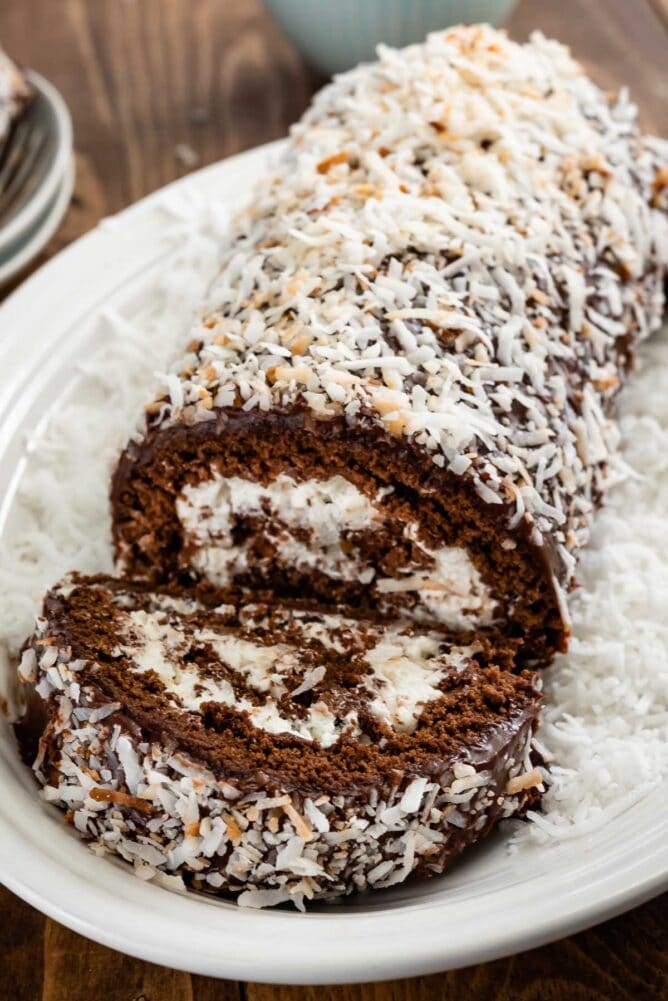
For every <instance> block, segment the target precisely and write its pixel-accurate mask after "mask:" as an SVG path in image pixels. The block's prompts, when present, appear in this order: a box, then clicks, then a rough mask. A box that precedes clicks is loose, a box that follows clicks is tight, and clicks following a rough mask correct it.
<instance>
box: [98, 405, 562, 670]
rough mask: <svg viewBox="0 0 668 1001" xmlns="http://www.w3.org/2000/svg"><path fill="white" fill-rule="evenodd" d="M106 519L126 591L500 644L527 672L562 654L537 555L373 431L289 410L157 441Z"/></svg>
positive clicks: (490, 508) (499, 517)
mask: <svg viewBox="0 0 668 1001" xmlns="http://www.w3.org/2000/svg"><path fill="white" fill-rule="evenodd" d="M112 503H113V512H114V533H115V540H116V545H117V553H118V556H119V559H120V565H121V566H122V567H123V568H124V569H127V570H129V571H130V572H131V573H132V574H134V575H136V576H145V577H147V578H148V579H153V580H155V579H161V578H162V575H164V574H166V575H167V576H168V577H170V578H171V579H173V580H178V579H186V580H188V579H190V580H204V581H207V582H208V583H210V584H212V585H214V586H216V587H222V588H229V587H234V588H240V589H243V590H249V591H251V592H253V591H262V590H267V589H268V590H270V591H272V592H273V593H274V594H276V595H277V596H278V598H279V599H280V598H283V599H290V598H294V597H308V598H310V599H312V600H314V601H317V602H330V603H335V604H342V605H348V606H350V607H353V608H358V609H360V610H363V609H371V610H374V611H376V612H378V613H380V614H384V615H392V614H393V615H401V616H408V617H410V618H412V619H414V620H415V621H417V622H422V623H432V624H434V625H435V626H437V627H438V628H441V629H452V630H461V631H463V632H465V633H470V632H472V631H474V630H475V631H486V632H488V633H490V634H497V633H502V634H504V635H505V636H507V637H508V638H510V639H518V640H521V641H522V643H523V647H524V651H523V655H524V658H525V659H526V660H529V659H532V660H534V661H545V660H546V659H548V658H549V656H550V655H551V654H552V653H553V652H554V650H555V649H563V648H564V646H565V643H566V635H567V627H566V625H565V622H564V619H563V616H562V611H561V608H560V605H559V598H558V594H557V586H556V585H555V583H554V580H555V572H556V567H557V566H558V556H557V554H556V553H554V552H553V551H552V549H551V548H550V544H549V541H548V542H547V544H545V545H543V546H536V545H535V544H534V543H533V542H532V539H531V536H530V533H529V532H528V531H524V532H522V531H521V530H512V529H511V528H510V527H509V525H508V512H507V510H506V508H505V507H504V505H502V504H501V505H493V504H487V503H484V502H483V501H481V499H480V496H479V494H478V493H477V492H476V490H475V489H474V487H473V485H472V484H471V483H470V482H469V481H468V480H467V479H465V478H462V477H459V476H457V475H455V474H454V473H452V472H450V471H447V470H443V469H442V468H439V467H438V466H437V465H435V464H434V462H433V461H432V458H431V457H430V456H428V455H425V454H424V452H423V451H421V450H420V449H419V448H415V447H411V446H410V445H408V444H407V443H405V442H403V441H401V440H397V439H396V438H393V437H392V436H391V435H388V434H386V433H384V432H383V431H382V429H378V428H375V427H374V426H373V425H365V426H361V427H356V428H354V427H350V426H349V425H348V424H347V423H346V422H345V421H344V420H336V419H330V420H327V421H323V420H317V419H315V418H314V417H313V416H312V415H311V414H310V413H309V411H308V409H307V408H305V407H300V408H294V409H293V410H292V411H291V412H287V413H286V412H272V413H257V412H252V413H238V412H234V411H231V412H226V413H222V414H220V415H219V416H218V419H217V420H215V421H208V422H206V423H202V424H200V425H198V426H196V427H194V428H188V429H178V428H174V429H171V430H170V431H168V432H167V433H166V434H160V433H159V432H158V433H157V434H155V435H154V436H149V438H148V439H147V440H146V441H144V442H142V443H140V444H139V445H137V446H130V448H129V449H128V451H127V452H126V454H125V456H124V458H123V460H122V461H121V463H120V465H119V467H118V469H117V471H116V474H115V479H114V486H113V492H112ZM551 561H552V562H551ZM156 574H157V577H156Z"/></svg>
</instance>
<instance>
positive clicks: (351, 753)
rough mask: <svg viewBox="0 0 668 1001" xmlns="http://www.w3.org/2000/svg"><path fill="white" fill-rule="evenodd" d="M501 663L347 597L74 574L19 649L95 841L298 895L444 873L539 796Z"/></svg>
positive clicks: (55, 780)
mask: <svg viewBox="0 0 668 1001" xmlns="http://www.w3.org/2000/svg"><path fill="white" fill-rule="evenodd" d="M460 639H461V637H460ZM495 658H496V662H493V661H491V659H490V651H489V648H488V647H487V645H486V643H485V641H484V640H480V641H478V640H470V641H467V642H466V643H463V642H460V641H457V640H456V639H454V638H452V637H448V636H447V635H445V634H443V633H438V632H435V631H433V630H429V629H426V628H424V627H420V626H418V625H416V624H414V623H413V624H411V623H407V622H404V623H400V622H397V621H394V622H391V623H386V622H382V621H380V620H378V619H376V620H368V619H361V618H359V617H357V616H355V615H354V614H353V613H351V612H350V611H348V610H341V609H338V608H335V607H331V608H329V609H327V610H323V609H315V608H313V607H308V606H307V605H306V604H305V603H301V604H300V603H296V604H295V605H292V606H287V605H285V604H281V603H258V602H255V603H247V604H241V603H223V604H220V605H218V606H217V607H215V609H214V610H213V611H212V610H211V608H210V603H208V604H207V605H202V604H201V603H200V602H199V601H198V600H197V596H196V594H194V593H193V592H180V593H179V594H178V595H177V596H175V594H173V593H172V594H170V593H169V592H168V591H166V590H163V591H157V592H156V591H153V592H151V591H149V590H148V589H147V588H146V585H144V584H133V583H132V582H131V581H129V580H119V579H115V578H106V577H97V578H87V579H86V578H77V577H73V578H68V579H66V580H65V581H64V582H63V583H61V584H60V585H58V586H57V587H56V588H54V589H53V590H52V591H51V592H50V593H49V594H48V595H47V597H46V599H45V603H44V609H43V616H42V618H40V619H39V620H38V624H37V629H36V632H35V634H34V636H33V637H32V639H31V640H30V642H29V643H28V644H27V645H26V647H25V649H24V652H23V657H22V661H21V666H20V675H21V678H22V680H23V681H24V683H25V686H26V688H27V690H28V692H29V696H28V711H27V714H26V716H25V718H24V720H23V722H22V724H21V727H20V736H21V742H22V744H23V747H24V753H25V756H26V758H27V759H29V760H30V762H31V763H32V766H33V769H34V772H35V775H36V776H37V778H38V780H39V782H40V783H41V784H42V786H43V787H44V788H43V794H44V796H45V798H46V800H47V801H49V802H51V803H55V804H57V805H58V806H60V807H62V808H63V809H65V810H66V811H67V818H68V820H69V821H70V822H71V823H72V824H73V825H74V827H75V828H76V829H77V831H78V832H79V833H80V834H81V835H82V836H83V837H84V838H86V839H88V840H89V841H90V842H91V843H92V847H93V848H94V850H95V851H96V852H99V853H105V852H110V853H116V854H118V855H120V856H121V857H122V858H124V859H126V860H127V861H129V862H131V863H133V864H134V866H135V867H136V870H137V873H138V875H140V876H141V877H142V878H151V877H154V876H156V875H158V874H159V875H160V876H162V877H163V878H164V876H165V875H167V876H168V877H169V876H171V877H176V876H178V877H182V879H183V880H184V881H185V883H186V884H187V885H189V886H192V887H195V888H199V889H203V890H208V891H211V892H213V893H219V894H228V893H229V894H235V895H238V900H239V903H241V904H245V905H248V906H265V905H270V904H276V903H280V902H282V901H292V902H294V903H295V904H297V905H298V906H302V905H303V901H304V900H305V899H311V898H320V897H322V898H328V897H334V896H338V895H341V894H346V893H350V892H352V891H356V890H361V889H364V888H365V887H376V888H378V887H386V886H391V885H393V884H395V883H399V882H401V881H402V880H405V879H406V878H408V877H409V876H410V875H411V874H419V875H422V876H431V875H434V874H436V873H440V872H442V871H443V869H444V868H445V867H446V866H448V865H449V864H450V863H451V862H452V860H453V859H454V858H455V857H456V856H457V855H458V854H459V853H460V852H461V851H462V849H463V848H465V847H466V846H467V845H469V844H471V843H472V842H474V841H477V840H478V839H480V838H482V837H483V836H484V835H486V834H487V833H488V832H489V831H490V830H491V829H492V828H493V827H494V825H495V824H496V823H497V821H499V820H501V819H502V818H505V817H511V816H513V815H516V814H518V813H520V812H521V811H522V810H523V809H524V808H525V806H526V805H527V804H528V803H531V802H532V801H534V800H535V799H536V798H537V797H538V795H539V791H540V789H541V787H542V786H541V783H542V773H541V770H540V768H539V767H537V766H536V763H535V760H532V749H531V740H532V733H533V730H534V727H535V724H536V717H537V713H538V706H539V698H540V697H539V694H538V690H537V684H536V680H535V676H534V675H533V674H532V673H530V672H524V673H522V672H519V673H513V672H511V671H509V670H507V664H506V662H507V661H508V662H509V661H510V660H511V659H512V650H510V649H506V650H505V651H504V650H503V649H499V650H497V651H496V652H495Z"/></svg>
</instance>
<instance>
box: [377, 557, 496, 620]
mask: <svg viewBox="0 0 668 1001" xmlns="http://www.w3.org/2000/svg"><path fill="white" fill-rule="evenodd" d="M418 545H420V543H419V542H418ZM420 548H421V549H423V550H424V552H425V553H427V554H428V555H429V556H431V557H432V559H433V561H434V563H433V566H431V567H429V568H421V569H419V570H417V571H414V570H411V569H407V570H406V576H405V577H381V578H378V579H377V580H376V587H377V589H378V591H379V592H380V593H381V594H397V593H400V592H410V591H417V592H419V595H420V603H421V604H422V605H423V606H424V607H425V608H426V610H427V612H428V613H429V614H428V615H427V614H425V613H424V611H423V610H422V609H420V606H419V605H418V606H417V608H416V610H415V611H416V613H417V617H419V618H422V619H426V618H429V617H431V618H432V619H435V620H436V621H437V622H440V623H442V624H443V625H445V626H448V627H449V628H451V629H473V628H474V627H475V626H488V625H490V624H491V623H492V622H493V621H494V614H495V611H496V601H494V599H493V598H492V595H491V593H490V590H489V588H488V587H487V585H486V584H485V582H484V580H483V579H482V576H481V574H480V571H479V570H478V568H477V567H476V566H475V565H474V564H473V562H472V560H471V557H470V556H469V554H468V552H467V550H466V549H465V548H464V547H463V546H443V547H441V548H440V549H434V550H431V549H427V548H426V547H425V546H420Z"/></svg>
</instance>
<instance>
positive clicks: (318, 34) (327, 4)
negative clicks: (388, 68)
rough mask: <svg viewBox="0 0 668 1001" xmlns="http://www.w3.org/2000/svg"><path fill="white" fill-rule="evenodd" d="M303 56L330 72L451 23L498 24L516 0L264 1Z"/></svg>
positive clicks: (314, 64) (413, 40) (373, 56)
mask: <svg viewBox="0 0 668 1001" xmlns="http://www.w3.org/2000/svg"><path fill="white" fill-rule="evenodd" d="M265 2H266V4H267V7H268V8H269V10H270V11H271V12H272V14H273V15H274V17H275V18H276V20H277V21H278V23H279V24H280V26H281V27H282V28H283V30H284V31H285V33H286V35H288V36H289V38H291V39H292V41H293V42H294V43H295V45H296V46H297V48H298V49H299V50H300V52H301V53H302V55H303V56H304V58H305V59H306V60H307V62H309V63H310V64H311V66H314V67H315V68H316V69H318V70H320V71H321V72H322V73H326V74H327V75H331V74H332V73H340V72H341V71H342V70H347V69H350V67H351V66H356V65H357V63H360V62H369V61H370V60H372V59H374V58H375V52H376V46H377V45H378V43H379V42H385V43H386V44H387V45H393V46H396V47H399V48H400V47H401V46H403V45H410V44H411V42H420V41H422V39H423V38H424V37H425V35H427V34H428V33H429V32H430V31H436V30H438V29H439V28H447V27H448V26H449V25H452V24H462V23H463V24H475V23H477V22H479V21H486V22H488V23H490V24H499V23H500V22H501V21H503V19H504V18H505V17H506V16H507V15H508V14H509V12H510V11H511V10H512V8H513V7H514V5H515V0H265Z"/></svg>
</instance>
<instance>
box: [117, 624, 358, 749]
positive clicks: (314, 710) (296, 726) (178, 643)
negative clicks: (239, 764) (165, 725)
mask: <svg viewBox="0 0 668 1001" xmlns="http://www.w3.org/2000/svg"><path fill="white" fill-rule="evenodd" d="M128 618H129V619H130V628H129V629H128V631H127V632H126V633H125V634H124V636H123V637H121V639H122V642H120V643H119V644H118V648H117V651H118V653H120V654H124V655H125V656H127V657H128V658H129V659H130V660H131V661H132V664H133V669H134V670H136V671H138V672H143V671H155V673H156V674H157V675H158V677H159V678H160V681H161V682H162V684H163V685H164V687H165V689H166V691H168V692H169V693H170V694H172V695H174V696H175V701H176V704H177V705H179V706H180V707H182V708H184V709H187V710H189V711H191V712H200V710H201V706H202V704H203V703H205V702H220V703H222V704H223V705H226V706H231V707H232V708H234V709H237V710H239V711H242V710H243V711H245V712H247V713H248V716H249V718H250V720H251V722H252V723H253V725H254V726H256V727H258V729H260V730H265V731H267V732H268V733H291V734H295V735H296V736H299V737H303V738H305V739H306V740H317V741H319V742H320V743H321V744H322V746H323V747H329V746H331V745H332V744H334V743H335V742H336V741H337V740H338V739H339V737H340V735H341V733H342V732H343V731H344V730H346V729H349V728H350V727H351V726H353V727H354V725H355V721H356V716H355V714H352V713H351V714H349V715H348V716H347V717H345V718H344V719H343V720H342V721H340V722H339V723H338V724H337V718H336V716H335V715H334V714H333V713H332V711H331V710H330V709H329V708H328V706H326V705H325V703H324V702H321V701H319V702H314V703H313V704H312V705H311V706H310V707H309V708H308V710H307V711H306V714H305V716H304V717H300V716H296V715H295V716H294V717H287V716H285V715H283V714H282V713H281V712H280V711H279V708H278V706H277V704H276V703H277V701H278V699H280V698H281V696H283V695H285V694H286V692H287V688H286V686H285V684H284V681H283V678H284V676H285V675H286V674H291V673H292V672H293V671H295V670H298V669H299V659H298V658H299V651H297V650H295V649H294V648H293V647H289V646H286V645H285V644H282V643H279V644H275V645H269V646H265V645H263V644H261V643H253V642H251V641H249V640H245V639H242V638H240V637H238V636H231V635H228V636H225V635H221V634H220V633H214V632H213V631H211V630H208V629H196V630H194V631H193V632H192V633H190V634H189V636H188V637H186V635H185V634H184V633H183V631H182V630H180V629H179V628H178V627H176V626H174V625H173V624H171V623H170V622H169V621H168V620H167V619H166V617H165V616H164V615H162V614H161V613H155V612H145V611H143V610H139V611H132V612H129V613H128ZM198 643H207V644H208V645H210V646H211V647H212V649H213V650H214V652H215V654H216V655H217V656H218V657H219V659H220V661H221V662H222V663H224V664H225V665H226V666H227V667H230V668H231V669H232V670H233V671H234V672H236V673H237V674H239V675H240V676H242V677H243V678H244V680H245V682H246V683H247V684H248V685H249V686H250V687H251V688H253V689H255V691H257V692H258V693H259V694H265V695H266V696H267V700H266V702H265V703H264V704H263V705H256V704H255V703H254V702H252V701H251V700H250V699H248V698H246V697H244V696H243V695H242V696H238V695H237V694H236V693H235V691H234V688H233V686H232V685H231V684H230V682H229V681H227V680H225V679H216V678H213V677H210V676H208V675H206V674H203V673H202V672H201V671H200V670H199V668H198V667H197V665H196V664H186V665H184V664H183V663H179V659H180V658H181V657H183V655H184V654H185V653H186V652H187V650H188V648H189V647H190V646H192V645H197V644H198Z"/></svg>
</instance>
